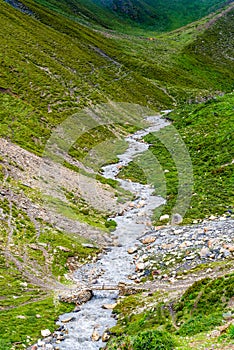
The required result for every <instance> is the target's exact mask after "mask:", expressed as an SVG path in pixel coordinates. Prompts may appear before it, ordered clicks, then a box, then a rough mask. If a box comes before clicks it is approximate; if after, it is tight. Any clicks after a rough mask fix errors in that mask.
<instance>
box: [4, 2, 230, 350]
mask: <svg viewBox="0 0 234 350" xmlns="http://www.w3.org/2000/svg"><path fill="white" fill-rule="evenodd" d="M22 3H23V4H24V5H25V6H27V7H28V8H29V9H30V11H31V12H32V13H33V14H32V15H27V14H25V13H22V12H20V11H19V10H16V9H14V8H13V7H12V6H10V5H9V4H7V3H6V2H4V1H3V0H0V23H1V32H0V42H1V48H2V50H1V52H0V62H1V70H0V103H1V105H2V109H1V111H0V137H4V138H7V139H9V140H10V141H12V142H13V143H16V144H18V145H19V146H21V147H22V148H24V149H26V150H28V151H30V152H33V153H35V154H37V155H40V156H41V155H43V152H44V149H45V145H46V144H47V141H48V140H49V138H50V136H51V135H52V132H53V130H55V129H56V127H57V126H58V125H61V123H62V122H63V121H65V120H67V119H68V118H69V117H71V116H73V115H75V114H77V113H80V112H81V111H82V110H83V109H84V108H86V111H87V109H89V113H92V115H93V114H94V115H95V117H96V118H97V119H98V116H99V115H98V113H97V114H96V110H95V106H96V105H98V104H100V103H109V105H110V106H111V107H112V108H113V110H114V111H115V115H119V116H122V115H124V116H125V112H126V113H128V112H129V111H126V108H125V106H124V105H121V106H120V104H119V103H122V102H126V101H127V102H128V103H129V104H131V106H132V105H133V104H138V105H140V106H144V107H147V108H149V109H151V110H152V109H153V110H155V111H158V110H161V109H165V108H174V109H175V108H177V107H178V108H177V109H175V110H174V111H173V112H172V113H170V116H169V117H170V119H171V120H172V122H173V125H174V126H175V127H176V129H177V130H178V132H179V133H180V135H181V137H182V139H183V140H184V142H185V144H186V146H187V148H188V151H189V153H190V156H191V160H192V164H193V170H194V180H195V182H194V185H195V186H194V193H193V196H192V200H191V205H190V208H189V210H188V211H187V214H186V218H185V222H190V221H191V220H192V219H193V218H196V219H197V218H203V217H205V216H208V215H210V214H211V213H213V214H223V213H224V212H225V211H226V210H227V209H228V208H231V207H232V206H233V202H232V201H231V198H232V196H233V180H232V177H231V176H232V169H233V163H232V161H233V144H234V143H233V133H232V130H233V94H231V93H230V92H231V91H232V90H233V78H234V66H233V59H232V56H233V37H234V36H233V7H232V4H231V6H230V7H228V8H227V11H224V12H222V10H220V11H218V12H217V13H216V14H211V15H210V16H209V17H208V18H203V19H201V20H199V21H197V22H195V23H192V24H189V25H187V26H186V27H184V28H181V29H177V30H176V31H174V32H169V33H163V34H160V33H155V32H152V31H149V30H153V29H157V30H158V31H160V32H161V31H164V30H168V29H174V28H177V27H179V26H181V25H184V24H187V23H190V22H191V21H192V20H194V19H198V18H200V17H201V14H202V15H204V14H208V13H210V12H211V11H213V10H216V9H218V8H220V7H221V6H222V5H223V4H224V1H219V0H209V1H208V0H207V1H205V2H204V1H198V0H197V1H196V2H195V1H193V3H192V4H191V1H188V0H183V1H182V0H181V1H180V2H179V4H178V2H177V4H176V3H175V2H174V3H173V4H171V1H170V4H169V5H170V8H169V9H168V8H167V16H166V15H165V11H164V9H163V7H164V5H165V6H168V3H169V1H163V2H162V1H158V2H157V4H158V6H160V11H159V9H158V8H155V9H154V10H152V5H155V3H154V1H153V0H147V1H145V2H144V3H143V2H141V1H139V2H137V4H136V7H135V8H134V11H136V12H134V13H133V8H132V7H131V5H130V6H129V8H128V9H129V14H128V15H126V13H124V14H123V8H122V7H118V6H117V8H116V9H115V10H116V11H113V9H111V8H109V7H105V6H103V5H102V6H101V5H100V1H95V2H94V1H92V0H90V1H84V0H82V1H79V2H76V1H73V0H71V1H65V0H63V1H59V2H58V1H54V0H37V1H33V0H22ZM111 3H112V4H116V2H115V1H113V2H111ZM162 3H163V7H162ZM227 3H228V2H227ZM129 4H130V2H129ZM225 4H226V2H225ZM143 5H144V6H143ZM141 7H142V8H144V10H143V11H142V10H141ZM124 11H125V12H126V9H125V10H124ZM149 11H152V12H151V15H149ZM179 14H180V15H179ZM184 14H186V15H184ZM182 16H183V18H182ZM129 17H130V18H129ZM156 19H157V28H156V27H154V26H152V20H153V21H155V20H156ZM133 22H134V23H136V27H134V28H133V29H132V30H131V29H130V27H131V26H132V23H133ZM155 22H156V21H155ZM94 24H95V30H93V29H94V26H93V25H94ZM100 26H102V27H100ZM142 27H143V28H144V29H146V28H147V31H145V32H144V35H143V36H139V34H141V33H142ZM110 28H114V29H118V31H119V32H112V31H109V30H108V29H110ZM96 29H98V30H96ZM130 30H131V31H132V32H133V33H134V34H136V36H133V35H131V36H127V35H123V34H120V33H121V32H122V33H123V32H129V31H130ZM221 95H224V96H222V97H218V96H221ZM112 101H114V102H116V104H113V102H112ZM134 108H135V107H134ZM134 108H133V109H134ZM141 108H142V107H141ZM141 108H140V107H139V108H137V109H139V111H137V112H139V113H137V116H139V115H144V113H143V110H141ZM104 109H105V107H104ZM104 109H103V110H104ZM106 109H107V110H108V113H109V112H110V116H111V117H112V114H111V112H112V111H110V110H109V109H108V108H106ZM135 109H136V108H135ZM103 110H101V112H102V111H103ZM108 113H107V114H108ZM134 116H135V110H134ZM85 117H86V115H85ZM123 119H124V118H123ZM94 120H95V118H94V119H93V121H94ZM133 121H134V118H133ZM133 124H134V122H133ZM92 126H93V128H92V129H90V130H88V131H87V130H84V132H83V133H82V135H81V136H80V137H79V138H77V140H74V142H73V143H72V145H71V147H70V148H69V150H67V151H68V153H69V155H70V156H71V157H72V158H73V159H74V160H79V161H80V162H83V163H84V165H86V166H88V167H90V168H92V169H94V171H96V172H99V171H100V167H101V165H103V164H107V163H112V162H115V161H116V159H117V158H116V155H117V154H118V153H121V152H123V151H124V150H125V148H126V143H124V142H123V136H125V135H126V134H127V133H130V132H133V131H135V130H136V129H137V128H138V127H140V125H137V126H136V125H135V124H134V125H131V124H126V123H125V122H124V120H123V123H122V124H121V123H120V122H119V119H118V121H117V122H116V123H115V122H114V120H113V124H111V125H101V126H100V125H99V124H98V122H97V123H96V124H95V122H94V125H92ZM70 127H71V125H70ZM79 127H80V126H78V127H77V126H76V125H72V128H71V129H72V132H73V131H76V130H78V129H79ZM81 127H82V125H81ZM73 129H74V130H73ZM162 132H166V129H165V130H164V131H163V130H162ZM72 136H73V138H74V135H72ZM59 138H60V143H61V146H66V140H64V139H63V138H62V137H61V135H59ZM145 140H146V141H147V142H149V143H150V144H151V147H150V152H152V153H153V154H154V155H155V157H156V159H157V160H158V162H159V164H161V168H160V167H158V170H156V171H155V164H150V163H149V161H148V158H147V154H145V155H144V156H142V157H139V158H136V160H135V161H134V163H131V164H130V165H129V166H128V167H127V168H126V169H123V170H122V172H121V176H123V177H130V178H131V179H132V180H138V181H139V180H141V181H142V182H143V183H146V182H152V183H153V184H154V186H155V191H156V192H157V193H159V194H162V195H164V194H166V195H167V204H166V206H165V207H164V208H163V211H164V212H165V213H170V211H171V209H172V207H173V205H174V203H175V200H176V196H177V187H178V174H177V169H176V165H175V162H174V161H173V159H172V158H171V155H170V152H168V150H167V148H166V147H165V146H164V145H163V144H162V143H160V142H159V141H158V140H157V135H153V134H151V135H148V136H147V137H146V138H145ZM0 161H1V166H0V179H1V181H2V182H3V195H2V199H1V201H0V205H1V216H2V218H3V220H1V228H0V243H1V247H0V253H1V255H0V311H1V313H0V315H1V318H0V339H1V340H0V348H1V349H2V350H3V349H11V348H12V347H13V349H14V348H15V349H22V348H25V346H27V345H28V344H30V343H32V342H33V341H34V340H35V339H36V338H38V337H39V336H40V329H43V328H45V324H46V328H49V329H50V330H51V331H52V330H53V329H54V327H55V323H54V321H55V320H56V318H57V317H58V315H59V314H61V313H63V312H65V311H70V310H71V309H72V306H70V305H64V304H61V303H57V302H56V298H55V297H54V296H53V290H60V289H61V288H63V284H66V283H69V281H68V279H67V278H66V275H67V274H69V272H70V265H69V261H70V260H71V259H72V261H73V268H74V266H75V267H76V265H77V266H79V264H82V263H85V262H86V261H88V260H89V259H90V258H92V257H93V255H94V254H96V253H97V251H98V249H95V248H87V246H86V245H84V244H83V243H90V242H88V241H87V240H84V239H83V238H82V237H80V236H78V235H75V234H68V233H67V232H63V231H62V230H58V229H57V228H54V227H53V226H52V225H51V224H49V223H48V222H46V221H45V220H44V219H42V218H41V217H40V215H39V216H37V215H33V214H32V212H33V211H32V210H30V209H32V208H34V207H33V205H35V204H36V205H39V206H41V207H43V205H44V204H45V203H44V204H43V203H42V197H41V193H39V191H37V190H34V189H31V188H28V187H27V186H24V185H23V184H22V183H21V182H19V181H18V180H17V177H14V176H13V175H14V174H13V175H12V176H11V173H10V172H11V170H12V168H11V167H13V166H14V167H17V168H18V170H21V171H22V172H23V171H24V168H22V169H20V165H18V164H17V162H16V161H15V162H11V163H9V162H8V159H4V157H3V158H1V159H0ZM77 164H79V163H77ZM63 165H64V166H65V167H67V168H69V169H71V170H73V171H76V172H80V173H82V172H83V174H84V175H86V176H89V177H95V178H96V179H97V180H98V181H99V182H100V183H102V184H104V185H106V187H107V188H108V187H111V188H112V190H113V189H114V192H115V195H116V197H118V200H119V202H123V201H125V200H126V199H129V198H130V194H129V193H127V192H126V191H124V190H122V189H120V188H119V185H118V184H117V182H116V181H114V180H107V179H104V178H103V177H102V176H101V175H100V174H98V175H97V174H96V173H95V174H94V173H90V174H89V173H88V170H87V171H85V170H81V169H80V168H79V167H78V166H76V165H73V164H71V163H69V162H68V161H67V160H65V161H64V163H63ZM87 169H88V168H87ZM165 170H167V171H166V172H165ZM164 176H165V178H166V182H167V188H166V189H165V186H164V185H163V181H162V180H163V178H164ZM214 184H215V185H214ZM165 191H167V193H166V192H165ZM21 201H25V205H22V206H21V207H18V203H19V202H20V203H21ZM31 204H32V208H31V207H30V205H31ZM47 204H49V206H50V208H52V209H54V210H57V211H58V212H59V214H61V215H63V216H64V217H66V218H69V219H72V220H77V221H79V222H85V223H86V224H89V225H92V226H94V227H98V228H101V229H102V230H104V231H106V232H109V231H111V230H113V229H114V228H115V226H116V223H115V221H113V220H109V215H107V213H104V212H102V211H101V210H100V211H99V210H97V209H95V208H93V207H92V206H91V205H89V204H88V203H87V202H86V201H85V200H84V199H83V198H81V197H80V196H79V195H77V194H76V193H75V192H72V190H71V189H69V190H68V189H62V191H61V198H55V197H53V196H52V195H47ZM41 209H42V210H43V208H41ZM156 219H157V213H155V220H156ZM163 297H164V296H162V295H161V294H160V293H155V294H153V296H148V297H146V298H145V299H144V301H142V299H143V297H142V295H136V296H129V297H127V298H125V299H124V300H123V302H122V303H121V304H120V305H118V306H117V308H116V310H115V311H116V312H118V313H119V314H120V318H119V321H118V324H117V326H116V327H115V328H113V330H112V331H113V333H114V334H115V335H116V337H113V339H112V340H111V342H110V344H109V345H108V348H109V349H126V350H130V349H131V348H132V349H136V350H139V349H147V348H150V349H151V348H154V349H157V347H158V346H160V348H161V349H173V348H174V347H176V346H177V344H179V345H178V346H180V345H181V344H185V343H186V349H189V346H190V344H189V342H190V341H193V340H196V339H197V338H196V337H200V336H201V337H203V340H204V337H205V336H204V334H203V333H202V332H203V331H205V332H207V331H210V330H212V329H213V328H214V327H215V326H218V325H220V324H222V321H223V313H224V312H226V311H229V310H230V307H229V304H228V302H229V300H230V298H232V297H233V275H229V276H225V277H222V278H217V279H216V280H210V279H206V280H203V281H201V282H200V283H196V284H194V285H193V286H192V287H191V288H189V290H188V291H187V292H186V293H185V294H184V296H183V297H182V298H181V300H180V301H178V300H177V301H175V300H172V301H171V302H167V301H164V300H163V299H162V298H163ZM168 297H169V296H168ZM148 302H149V303H150V304H149V305H151V306H150V307H148V304H147V303H148ZM152 305H153V306H152ZM139 306H142V310H141V311H140V312H139V313H136V312H135V311H134V309H133V308H136V309H137V308H138V307H139ZM144 308H147V311H145V310H146V309H144ZM40 316H41V317H40ZM6 325H7V329H6ZM201 331H202V332H201ZM187 336H188V337H189V339H187V338H186V337H187ZM232 340H233V327H230V328H229V330H228V332H227V333H226V334H224V335H222V336H221V337H220V342H221V341H224V342H227V343H228V342H231V341H232ZM206 341H207V342H208V343H209V341H208V340H206ZM181 346H183V345H181ZM158 348H159V347H158ZM181 349H185V347H184V348H183V347H181Z"/></svg>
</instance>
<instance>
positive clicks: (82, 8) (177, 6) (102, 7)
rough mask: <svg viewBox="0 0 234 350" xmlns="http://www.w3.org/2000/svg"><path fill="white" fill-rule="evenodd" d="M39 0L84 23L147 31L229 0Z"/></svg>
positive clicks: (190, 18)
mask: <svg viewBox="0 0 234 350" xmlns="http://www.w3.org/2000/svg"><path fill="white" fill-rule="evenodd" d="M37 2H38V3H39V4H43V5H45V6H46V7H48V8H50V9H52V10H55V11H57V12H58V13H62V14H64V15H65V16H68V17H70V18H72V19H74V20H77V21H81V22H84V23H86V24H89V23H92V25H99V26H100V25H101V26H102V27H106V28H109V29H115V30H118V31H119V32H122V33H126V32H128V33H138V34H142V35H146V30H147V31H149V30H151V31H158V32H161V31H169V30H174V29H176V28H179V27H182V26H184V25H186V24H188V23H191V22H193V21H195V20H197V19H199V18H201V17H203V16H205V15H207V14H209V13H211V12H212V11H213V12H214V11H216V10H217V9H219V8H221V7H222V6H224V5H226V4H227V3H228V2H230V1H222V0H206V1H201V0H195V1H193V2H191V1H188V0H179V1H174V2H171V1H169V0H167V1H162V0H160V1H159V0H157V1H155V0H145V1H142V0H139V1H135V2H134V4H133V2H131V1H119V0H117V1H115V0H112V1H100V0H89V1H87V0H86V1H84V0H79V1H74V0H62V1H59V2H57V1H54V0H37Z"/></svg>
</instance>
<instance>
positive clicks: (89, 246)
mask: <svg viewBox="0 0 234 350" xmlns="http://www.w3.org/2000/svg"><path fill="white" fill-rule="evenodd" d="M82 247H84V248H90V249H97V247H96V246H95V245H93V244H90V243H82Z"/></svg>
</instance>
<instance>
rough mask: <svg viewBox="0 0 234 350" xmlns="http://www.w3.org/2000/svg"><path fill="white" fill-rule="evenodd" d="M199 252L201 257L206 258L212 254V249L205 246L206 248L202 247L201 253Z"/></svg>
mask: <svg viewBox="0 0 234 350" xmlns="http://www.w3.org/2000/svg"><path fill="white" fill-rule="evenodd" d="M199 254H200V257H201V258H206V257H207V256H209V255H210V249H209V248H206V247H204V248H202V249H201V250H200V253H199Z"/></svg>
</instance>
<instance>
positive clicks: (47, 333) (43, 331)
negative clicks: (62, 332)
mask: <svg viewBox="0 0 234 350" xmlns="http://www.w3.org/2000/svg"><path fill="white" fill-rule="evenodd" d="M41 335H42V337H44V338H45V337H49V336H50V335H51V331H50V330H49V329H42V330H41Z"/></svg>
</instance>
